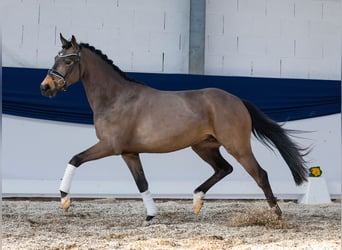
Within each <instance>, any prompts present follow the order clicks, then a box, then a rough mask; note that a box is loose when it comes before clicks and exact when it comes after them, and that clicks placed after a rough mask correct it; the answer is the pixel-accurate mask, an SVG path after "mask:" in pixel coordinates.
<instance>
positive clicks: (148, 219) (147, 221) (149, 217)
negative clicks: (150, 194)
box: [142, 215, 155, 227]
mask: <svg viewBox="0 0 342 250" xmlns="http://www.w3.org/2000/svg"><path fill="white" fill-rule="evenodd" d="M154 217H155V216H151V215H147V216H146V220H145V221H143V223H142V226H143V227H147V226H149V225H151V224H153V222H154V220H152V219H153V218H154Z"/></svg>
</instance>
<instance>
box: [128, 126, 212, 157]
mask: <svg viewBox="0 0 342 250" xmlns="http://www.w3.org/2000/svg"><path fill="white" fill-rule="evenodd" d="M177 132H178V133H175V132H174V131H172V129H170V130H167V129H166V130H165V129H164V130H162V131H159V132H158V131H154V132H153V133H149V135H144V136H142V135H140V136H137V137H135V138H132V140H131V141H130V143H129V145H130V148H131V149H132V151H134V152H145V153H166V152H172V151H176V150H180V149H183V148H186V147H189V146H192V145H195V144H197V143H199V142H200V141H203V140H204V139H205V138H206V137H207V136H208V134H209V131H204V130H202V131H196V129H189V130H185V131H182V133H179V131H177Z"/></svg>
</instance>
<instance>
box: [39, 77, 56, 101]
mask: <svg viewBox="0 0 342 250" xmlns="http://www.w3.org/2000/svg"><path fill="white" fill-rule="evenodd" d="M40 91H41V93H42V95H43V96H47V97H53V96H55V95H56V93H57V89H56V87H55V84H54V82H53V80H52V78H51V76H49V75H48V76H46V77H45V79H44V80H43V82H42V83H41V84H40Z"/></svg>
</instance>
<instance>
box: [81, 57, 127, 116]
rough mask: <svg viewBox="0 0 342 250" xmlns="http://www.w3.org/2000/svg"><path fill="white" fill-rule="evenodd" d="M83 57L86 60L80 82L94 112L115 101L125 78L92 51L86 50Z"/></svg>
mask: <svg viewBox="0 0 342 250" xmlns="http://www.w3.org/2000/svg"><path fill="white" fill-rule="evenodd" d="M84 57H85V59H86V62H85V63H83V64H84V66H85V69H84V70H83V73H82V75H83V77H82V82H83V85H84V89H85V91H86V94H87V98H88V101H89V104H90V106H91V108H92V110H93V112H94V113H95V112H96V111H99V110H101V109H103V108H104V107H106V106H108V105H111V104H113V103H114V102H115V101H116V99H117V96H119V95H121V94H122V92H123V90H124V88H125V82H126V81H127V80H125V79H124V78H123V77H122V76H120V74H119V73H118V72H116V71H115V70H114V69H113V68H112V66H111V65H109V64H108V63H107V62H105V61H104V60H103V59H101V58H100V57H98V56H97V55H95V54H93V52H91V51H87V52H86V56H84ZM81 67H82V63H81Z"/></svg>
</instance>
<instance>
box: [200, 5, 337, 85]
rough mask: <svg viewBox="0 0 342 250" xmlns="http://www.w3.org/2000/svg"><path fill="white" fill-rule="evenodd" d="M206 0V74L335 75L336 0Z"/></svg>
mask: <svg viewBox="0 0 342 250" xmlns="http://www.w3.org/2000/svg"><path fill="white" fill-rule="evenodd" d="M206 3H207V9H206V51H205V57H206V60H205V72H206V73H207V74H217V73H219V72H223V74H227V75H241V74H242V76H255V74H256V72H258V74H257V75H262V76H272V77H291V78H309V79H341V31H342V15H341V11H342V7H341V1H337V0H336V1H317V0H267V1H265V0H253V1H252V0H236V1H225V2H224V3H223V1H210V0H207V2H206ZM234 37H235V38H236V40H237V46H236V45H235V44H234V42H233V41H234ZM334 55H335V58H334ZM221 58H223V64H221V63H220V62H221V61H222V60H221ZM227 58H235V59H236V63H235V64H234V63H233V62H231V61H230V60H229V59H227ZM226 59H227V60H226ZM318 60H322V62H318ZM274 62H279V63H277V67H274ZM261 63H264V65H261ZM329 63H330V64H331V65H336V67H335V66H334V67H331V68H329V67H326V66H325V65H326V64H329ZM279 64H280V65H279ZM222 65H224V66H223V67H222ZM318 65H322V68H320V69H318ZM215 67H217V69H216V68H215ZM229 67H231V68H229ZM241 67H244V68H241ZM257 68H258V70H257V71H256V69H257Z"/></svg>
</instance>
